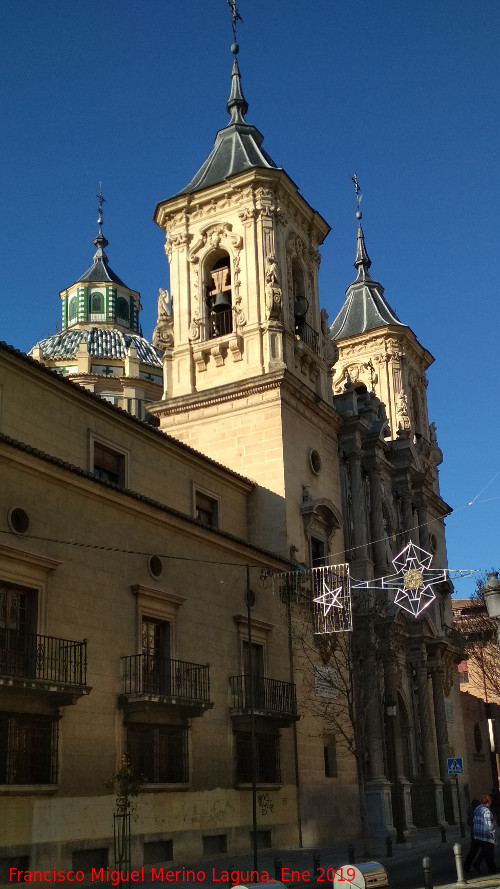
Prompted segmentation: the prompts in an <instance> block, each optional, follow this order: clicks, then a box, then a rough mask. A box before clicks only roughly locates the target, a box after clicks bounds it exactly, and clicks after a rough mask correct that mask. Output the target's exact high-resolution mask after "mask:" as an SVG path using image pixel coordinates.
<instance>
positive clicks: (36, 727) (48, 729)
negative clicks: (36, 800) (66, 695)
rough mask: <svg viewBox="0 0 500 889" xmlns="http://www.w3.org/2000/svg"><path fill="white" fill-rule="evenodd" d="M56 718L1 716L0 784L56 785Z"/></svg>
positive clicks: (1, 714)
mask: <svg viewBox="0 0 500 889" xmlns="http://www.w3.org/2000/svg"><path fill="white" fill-rule="evenodd" d="M57 730H58V723H57V719H55V718H54V717H52V716H31V715H26V714H17V713H0V784H55V783H57Z"/></svg>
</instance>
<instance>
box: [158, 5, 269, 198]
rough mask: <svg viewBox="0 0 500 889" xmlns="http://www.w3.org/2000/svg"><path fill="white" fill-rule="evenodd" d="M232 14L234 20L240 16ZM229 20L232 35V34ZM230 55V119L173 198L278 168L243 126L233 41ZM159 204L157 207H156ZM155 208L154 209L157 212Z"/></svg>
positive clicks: (252, 129) (236, 48)
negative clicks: (251, 172) (260, 169)
mask: <svg viewBox="0 0 500 889" xmlns="http://www.w3.org/2000/svg"><path fill="white" fill-rule="evenodd" d="M227 2H228V4H229V6H230V7H231V9H232V10H233V8H234V9H235V4H233V0H227ZM234 14H236V15H237V17H238V21H241V16H239V14H238V13H237V10H236V11H235V13H233V15H234ZM234 24H235V22H234V18H233V33H234ZM231 52H232V53H233V56H234V59H233V68H232V72H231V91H230V94H229V99H228V100H227V103H226V108H227V112H228V114H230V115H231V120H230V121H229V123H228V124H227V126H225V127H224V128H223V129H222V130H219V131H218V133H217V135H216V137H215V143H214V147H213V149H212V151H211V152H210V154H209V156H208V157H207V159H206V161H205V163H204V164H202V166H201V167H200V169H199V170H198V172H197V173H196V174H195V175H194V176H193V178H192V179H191V181H190V182H188V184H187V185H186V187H185V188H183V189H182V190H181V191H179V192H177V195H175V197H178V196H179V195H181V194H189V193H192V192H195V191H199V190H200V189H202V188H208V187H209V186H210V185H216V184H218V183H219V182H223V181H224V180H225V179H228V178H229V177H230V176H235V175H236V174H237V173H242V172H243V171H244V170H250V169H252V168H255V167H263V168H264V169H266V168H267V169H270V168H272V169H275V170H277V169H279V167H277V166H276V164H275V163H274V161H273V159H272V158H271V157H269V155H268V153H267V152H266V151H264V149H263V148H262V142H263V139H264V137H263V135H262V133H260V132H259V130H258V129H257V127H254V126H252V124H249V123H247V121H246V120H245V114H246V113H247V111H248V104H247V101H246V99H245V96H244V95H243V90H242V88H241V75H240V69H239V66H238V61H237V59H236V56H237V55H238V52H239V46H238V44H237V43H236V41H234V43H233V44H232V46H231ZM160 206H161V204H158V208H159V207H160ZM158 208H157V209H158Z"/></svg>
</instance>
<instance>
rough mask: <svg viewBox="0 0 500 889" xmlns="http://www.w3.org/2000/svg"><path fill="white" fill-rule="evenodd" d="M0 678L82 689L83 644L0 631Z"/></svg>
mask: <svg viewBox="0 0 500 889" xmlns="http://www.w3.org/2000/svg"><path fill="white" fill-rule="evenodd" d="M0 676H3V677H5V676H8V677H14V678H18V679H40V680H45V681H47V682H53V683H60V684H61V685H80V686H83V685H85V684H86V681H87V644H86V642H74V641H72V640H70V639H58V638H57V637H56V636H41V635H40V634H39V633H23V632H21V631H19V630H7V629H5V628H3V629H2V628H0Z"/></svg>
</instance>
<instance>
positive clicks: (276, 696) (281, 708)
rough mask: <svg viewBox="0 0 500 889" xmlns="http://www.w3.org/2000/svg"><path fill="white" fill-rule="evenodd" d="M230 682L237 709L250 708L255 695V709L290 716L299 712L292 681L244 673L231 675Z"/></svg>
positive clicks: (233, 704)
mask: <svg viewBox="0 0 500 889" xmlns="http://www.w3.org/2000/svg"><path fill="white" fill-rule="evenodd" d="M229 683H230V688H231V693H232V696H233V703H232V706H233V708H234V709H236V710H249V709H250V707H251V698H252V695H253V706H254V709H255V710H265V711H266V712H267V713H276V714H278V713H281V714H283V713H285V714H287V715H290V716H295V715H296V713H297V698H296V693H295V685H293V684H292V683H291V682H281V681H280V680H279V679H266V678H264V677H263V676H250V675H249V674H243V675H241V676H230V677H229Z"/></svg>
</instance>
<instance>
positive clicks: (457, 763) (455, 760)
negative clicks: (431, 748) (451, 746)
mask: <svg viewBox="0 0 500 889" xmlns="http://www.w3.org/2000/svg"><path fill="white" fill-rule="evenodd" d="M447 763H448V774H449V775H462V774H463V771H464V764H463V760H462V757H461V756H454V757H452V758H451V759H448V760H447Z"/></svg>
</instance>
